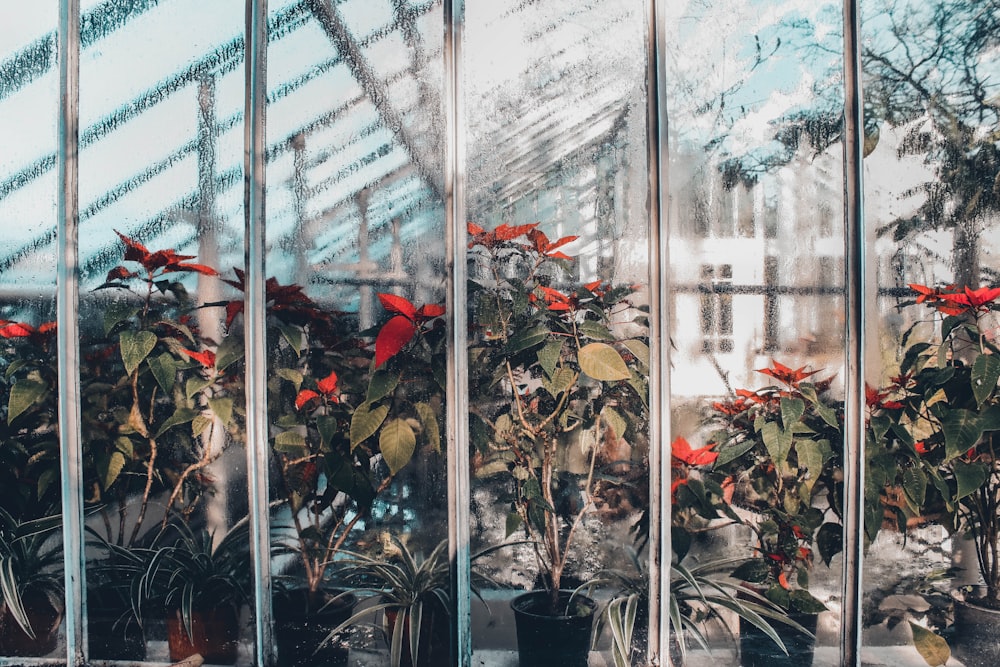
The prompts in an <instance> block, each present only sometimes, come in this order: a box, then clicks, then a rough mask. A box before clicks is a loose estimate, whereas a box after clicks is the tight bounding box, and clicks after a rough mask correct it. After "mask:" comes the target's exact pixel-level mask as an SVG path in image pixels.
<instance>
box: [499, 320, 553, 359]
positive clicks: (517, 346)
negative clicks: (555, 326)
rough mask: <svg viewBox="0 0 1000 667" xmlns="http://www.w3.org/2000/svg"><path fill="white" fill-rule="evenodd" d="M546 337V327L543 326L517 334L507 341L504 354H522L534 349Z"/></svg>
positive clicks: (547, 331)
mask: <svg viewBox="0 0 1000 667" xmlns="http://www.w3.org/2000/svg"><path fill="white" fill-rule="evenodd" d="M548 336H549V330H548V328H547V327H543V326H539V327H535V328H533V329H526V330H524V331H520V332H517V333H515V334H514V335H513V336H511V337H510V339H509V340H508V341H507V345H506V346H505V347H504V353H505V354H507V355H514V354H517V353H518V352H523V351H524V350H527V349H530V348H532V347H535V346H536V345H538V344H539V343H541V342H542V341H544V340H545V339H546V338H548Z"/></svg>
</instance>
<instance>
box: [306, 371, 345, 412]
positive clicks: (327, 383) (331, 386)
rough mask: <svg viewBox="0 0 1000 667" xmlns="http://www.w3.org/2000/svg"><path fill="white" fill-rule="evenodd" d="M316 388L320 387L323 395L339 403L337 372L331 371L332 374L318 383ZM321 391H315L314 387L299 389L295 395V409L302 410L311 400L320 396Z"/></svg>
mask: <svg viewBox="0 0 1000 667" xmlns="http://www.w3.org/2000/svg"><path fill="white" fill-rule="evenodd" d="M316 388H317V389H319V391H320V393H321V394H322V397H323V398H325V399H326V400H328V401H331V402H333V403H338V402H339V399H338V398H337V395H336V394H337V372H336V371H330V374H329V375H327V376H326V377H325V378H323V379H322V380H320V381H319V382H317V383H316ZM320 393H317V392H315V391H313V390H312V389H303V390H301V391H299V393H298V395H297V396H296V397H295V409H296V410H301V409H302V408H303V407H305V406H306V405H307V404H308V403H309V402H310V401H312V400H314V399H318V398H320Z"/></svg>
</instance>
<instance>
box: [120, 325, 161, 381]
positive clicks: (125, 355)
mask: <svg viewBox="0 0 1000 667" xmlns="http://www.w3.org/2000/svg"><path fill="white" fill-rule="evenodd" d="M118 339H119V343H120V346H121V351H122V361H123V362H124V363H125V372H126V373H127V374H129V375H132V373H134V372H135V369H137V368H139V364H141V363H142V362H143V360H144V359H145V358H146V357H148V356H149V353H150V352H152V351H153V348H154V347H156V340H157V339H156V334H154V333H153V332H152V331H123V332H121V335H120V336H119V337H118Z"/></svg>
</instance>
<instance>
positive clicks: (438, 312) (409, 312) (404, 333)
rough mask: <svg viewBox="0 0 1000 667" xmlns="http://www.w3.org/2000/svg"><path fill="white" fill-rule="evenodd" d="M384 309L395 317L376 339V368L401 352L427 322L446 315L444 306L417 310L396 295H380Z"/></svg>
mask: <svg viewBox="0 0 1000 667" xmlns="http://www.w3.org/2000/svg"><path fill="white" fill-rule="evenodd" d="M378 300H379V301H381V302H382V307H383V308H385V309H386V310H387V311H389V312H390V313H395V315H394V316H393V317H391V318H389V321H388V322H386V323H385V324H383V325H382V328H381V329H379V332H378V335H377V336H376V337H375V367H376V368H378V367H379V366H381V365H382V364H384V363H385V362H386V361H388V360H389V359H391V358H392V357H394V356H396V355H397V354H399V351H400V350H402V349H403V347H405V346H406V344H407V343H409V342H410V340H411V339H412V338H413V336H414V334H416V333H417V328H418V327H420V326H421V325H422V324H424V323H425V322H428V321H430V320H433V319H434V318H437V317H441V316H442V315H444V306H439V305H434V304H426V305H423V306H421V307H420V308H417V307H416V306H414V305H413V304H412V303H411V302H410V301H409V300H408V299H405V298H403V297H401V296H397V295H395V294H379V295H378Z"/></svg>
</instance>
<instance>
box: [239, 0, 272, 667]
mask: <svg viewBox="0 0 1000 667" xmlns="http://www.w3.org/2000/svg"><path fill="white" fill-rule="evenodd" d="M246 8H247V9H246V39H245V58H246V75H245V76H246V78H245V113H244V117H243V121H244V128H243V129H244V155H245V157H244V179H245V187H244V215H245V216H246V218H245V220H246V225H245V240H244V252H245V258H244V260H245V269H246V277H247V279H246V293H245V299H246V301H245V305H244V348H245V350H246V353H245V354H246V357H245V358H246V406H247V410H246V422H247V443H246V447H247V488H248V492H249V507H248V511H249V521H250V549H251V555H252V562H253V570H254V571H253V574H254V582H255V583H256V587H255V589H254V603H253V604H254V619H255V621H256V625H255V633H256V634H255V643H256V649H257V651H256V655H257V665H274V664H276V662H275V661H276V655H275V649H274V642H273V641H272V635H273V623H272V613H271V556H270V533H269V530H270V527H269V521H268V520H269V513H268V497H269V495H268V480H267V470H268V453H269V450H268V444H267V383H266V377H267V375H266V373H267V355H266V342H267V332H266V324H265V317H266V311H265V308H266V305H265V303H266V296H265V289H264V282H265V278H264V273H265V271H264V252H265V248H266V243H265V219H264V213H265V207H264V186H265V157H266V151H265V148H266V142H265V124H264V123H265V119H264V116H265V113H264V112H265V108H266V104H267V87H266V86H267V77H266V61H267V0H248V2H247V4H246Z"/></svg>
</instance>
